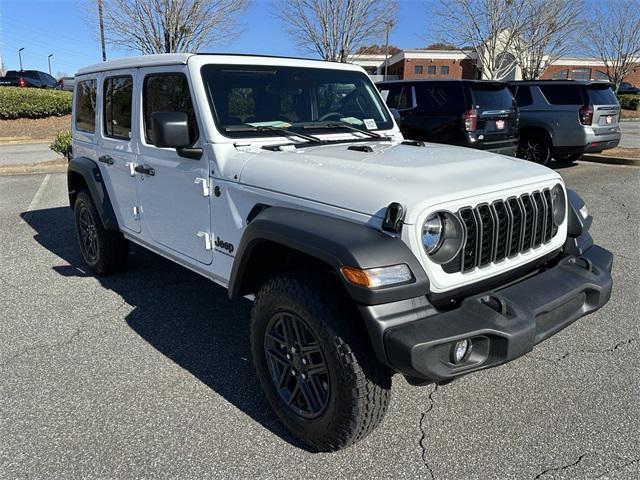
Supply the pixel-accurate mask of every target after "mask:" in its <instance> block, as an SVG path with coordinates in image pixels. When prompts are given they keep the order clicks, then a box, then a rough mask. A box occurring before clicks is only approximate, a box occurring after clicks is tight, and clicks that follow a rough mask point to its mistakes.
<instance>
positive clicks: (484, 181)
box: [239, 141, 560, 224]
mask: <svg viewBox="0 0 640 480" xmlns="http://www.w3.org/2000/svg"><path fill="white" fill-rule="evenodd" d="M350 145H356V146H365V145H368V146H370V147H371V148H372V149H373V152H369V153H367V152H360V151H353V150H349V149H348V147H349V146H350ZM256 153H257V152H256ZM554 178H558V179H560V176H559V175H558V174H557V173H555V172H554V171H553V170H550V169H548V168H546V167H543V166H541V165H537V164H534V163H531V162H527V161H524V160H520V159H516V158H513V157H507V156H503V155H497V154H493V153H488V152H483V151H481V150H474V149H470V148H463V147H452V146H449V145H440V144H426V147H424V148H422V147H415V146H410V145H401V144H399V143H389V142H377V141H372V142H358V143H345V144H337V145H326V146H316V147H313V146H312V147H308V148H299V149H287V150H285V151H269V150H261V151H260V152H259V153H257V154H256V155H250V156H249V160H248V161H247V162H246V163H245V165H244V167H243V168H242V172H241V175H240V178H239V180H240V182H241V183H243V184H246V185H252V186H256V187H260V188H266V189H269V190H272V191H278V192H283V193H286V194H289V195H294V196H297V197H301V198H306V199H309V200H314V201H318V202H321V203H324V204H331V205H334V206H337V207H341V208H346V209H349V210H352V211H356V212H360V213H363V214H367V215H376V216H380V217H382V216H384V211H385V209H386V207H387V205H389V204H390V203H391V202H399V203H400V204H402V205H403V206H404V207H405V208H406V210H407V213H406V217H405V223H407V224H412V223H415V222H416V217H417V216H418V215H419V213H420V212H421V211H423V210H424V209H426V208H428V207H429V206H432V205H436V204H439V203H444V202H448V201H451V200H461V199H464V198H466V197H470V196H476V195H483V194H488V193H491V192H497V191H500V190H504V189H508V188H512V187H517V186H520V187H524V186H525V185H527V184H535V183H539V182H543V181H549V180H550V179H554Z"/></svg>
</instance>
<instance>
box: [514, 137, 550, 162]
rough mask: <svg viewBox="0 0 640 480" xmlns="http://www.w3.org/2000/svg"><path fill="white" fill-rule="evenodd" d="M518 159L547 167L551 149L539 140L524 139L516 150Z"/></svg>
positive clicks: (534, 138)
mask: <svg viewBox="0 0 640 480" xmlns="http://www.w3.org/2000/svg"><path fill="white" fill-rule="evenodd" d="M518 157H520V158H523V159H524V160H528V161H530V162H535V163H539V164H540V165H547V164H548V163H549V160H551V148H550V147H549V145H548V144H547V142H546V141H544V140H543V139H541V138H536V137H530V138H525V139H524V140H523V141H522V142H521V144H520V147H519V148H518Z"/></svg>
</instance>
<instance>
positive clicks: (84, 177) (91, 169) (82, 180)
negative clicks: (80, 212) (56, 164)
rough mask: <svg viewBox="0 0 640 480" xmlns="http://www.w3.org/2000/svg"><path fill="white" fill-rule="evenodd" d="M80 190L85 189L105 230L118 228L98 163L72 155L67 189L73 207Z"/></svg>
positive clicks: (68, 169)
mask: <svg viewBox="0 0 640 480" xmlns="http://www.w3.org/2000/svg"><path fill="white" fill-rule="evenodd" d="M81 190H87V191H88V192H89V194H90V195H91V198H92V199H93V202H94V204H95V206H96V209H97V210H98V214H99V215H100V221H101V222H102V225H103V226H104V228H105V229H106V230H118V220H117V218H116V214H115V212H114V210H113V206H112V204H111V200H110V199H109V193H108V192H107V189H106V187H105V184H104V179H103V177H102V174H101V173H100V168H99V167H98V164H97V163H96V162H94V161H93V160H91V159H90V158H87V157H74V158H73V159H71V161H70V162H69V165H68V167H67V191H68V194H69V204H70V206H71V208H72V209H73V208H74V206H75V201H76V197H77V195H78V192H80V191H81Z"/></svg>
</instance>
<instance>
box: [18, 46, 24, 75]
mask: <svg viewBox="0 0 640 480" xmlns="http://www.w3.org/2000/svg"><path fill="white" fill-rule="evenodd" d="M22 50H24V47H22V48H19V49H18V57H20V71H22Z"/></svg>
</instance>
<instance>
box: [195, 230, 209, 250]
mask: <svg viewBox="0 0 640 480" xmlns="http://www.w3.org/2000/svg"><path fill="white" fill-rule="evenodd" d="M196 235H197V236H198V238H204V249H205V250H211V235H210V234H208V233H207V232H198V233H197V234H196Z"/></svg>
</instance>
